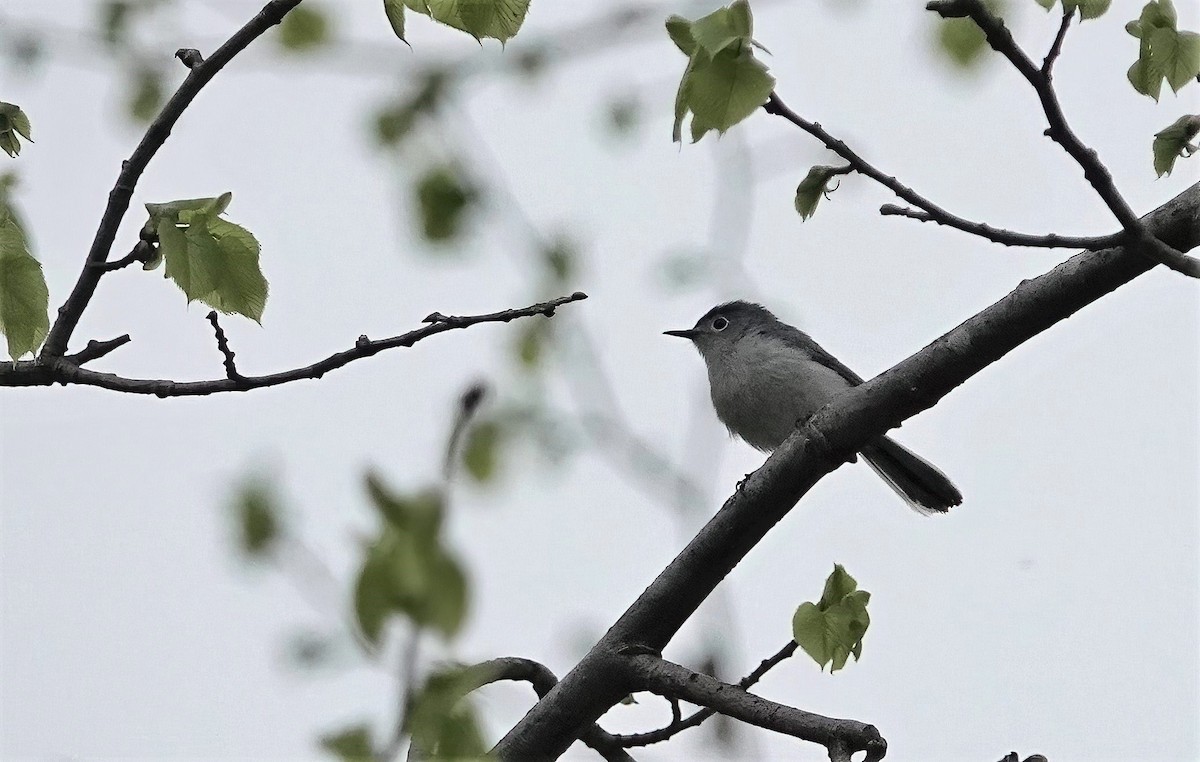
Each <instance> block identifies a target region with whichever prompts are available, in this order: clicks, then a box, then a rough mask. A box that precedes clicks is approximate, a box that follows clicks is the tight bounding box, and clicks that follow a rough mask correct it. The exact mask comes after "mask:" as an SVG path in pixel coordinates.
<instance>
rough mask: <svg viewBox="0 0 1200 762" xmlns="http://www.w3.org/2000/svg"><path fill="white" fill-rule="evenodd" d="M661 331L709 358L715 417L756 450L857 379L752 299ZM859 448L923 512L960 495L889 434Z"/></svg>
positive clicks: (778, 440) (777, 440) (770, 446)
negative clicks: (691, 324) (679, 327)
mask: <svg viewBox="0 0 1200 762" xmlns="http://www.w3.org/2000/svg"><path fill="white" fill-rule="evenodd" d="M666 334H667V335H668V336H682V337H683V338H685V339H691V341H692V343H693V344H695V345H696V349H698V350H700V355H701V356H702V357H703V358H704V363H705V365H707V366H708V385H709V391H710V392H711V393H712V401H713V407H715V408H716V410H717V417H718V418H720V419H721V423H723V424H725V426H726V427H727V428H728V429H729V431H730V432H731V433H733V434H736V435H738V436H739V437H741V438H742V439H744V440H746V442H747V443H749V444H750V445H751V446H753V447H756V448H758V449H759V450H764V451H769V450H774V449H775V448H776V447H778V446H779V445H780V444H782V443H783V440H785V439H787V437H788V435H790V434H791V433H792V431H793V430H794V429H795V428H796V424H797V423H798V422H800V421H803V420H805V419H806V418H808V417H809V416H810V415H812V414H813V413H815V412H816V411H817V410H818V409H819V408H821V407H824V406H825V405H826V404H827V403H828V402H829V401H830V400H832V399H833V398H834V397H836V396H837V395H839V394H841V393H842V392H845V391H846V390H847V389H849V388H850V387H852V386H858V385H859V384H861V383H862V382H863V380H862V378H860V377H859V376H858V374H857V373H855V372H854V371H852V370H850V369H849V368H847V367H846V366H845V365H842V363H840V362H838V359H837V358H836V357H834V356H833V355H831V354H829V353H828V352H826V351H825V350H824V349H822V348H821V346H820V345H819V344H817V342H815V341H813V340H812V339H811V338H809V336H808V334H806V333H804V331H801V330H800V329H799V328H793V327H792V326H790V325H788V324H787V323H782V322H780V321H779V320H778V319H777V318H776V317H775V316H774V315H773V314H771V312H770V311H769V310H768V309H766V308H765V307H763V306H761V305H758V304H750V303H749V302H743V301H736V302H729V303H727V304H721V305H718V306H716V307H713V308H712V309H711V310H709V311H708V312H707V313H705V315H704V317H702V318H700V320H699V321H698V322H697V323H696V326H695V327H694V328H689V329H687V330H685V331H666ZM862 456H863V458H864V459H865V460H866V461H867V464H868V465H869V466H871V468H873V469H874V470H875V473H877V474H879V475H880V476H881V477H883V480H884V481H885V482H887V484H888V486H889V487H891V488H892V489H893V490H895V491H896V494H898V495H900V497H902V498H904V502H906V503H908V504H909V505H910V506H911V507H912V508H913V509H915V510H917V511H919V512H921V513H924V514H930V513H945V512H946V511H947V510H949V508H950V506H953V505H958V504H959V503H961V502H962V493H960V492H959V491H958V488H957V487H955V486H954V485H953V484H952V483H951V482H950V480H949V479H947V478H946V475H945V474H943V473H942V472H941V471H939V470H938V469H937V467H936V466H934V465H933V464H932V463H930V462H928V461H926V460H924V459H922V458H920V457H918V456H917V455H915V454H914V453H912V452H909V451H908V450H906V449H905V448H904V447H902V446H901V445H900V444H898V443H897V442H895V441H894V440H892V439H889V438H888V437H885V436H884V437H880V438H879V439H876V440H875V441H874V442H871V443H870V444H868V445H867V446H866V447H864V448H863V450H862Z"/></svg>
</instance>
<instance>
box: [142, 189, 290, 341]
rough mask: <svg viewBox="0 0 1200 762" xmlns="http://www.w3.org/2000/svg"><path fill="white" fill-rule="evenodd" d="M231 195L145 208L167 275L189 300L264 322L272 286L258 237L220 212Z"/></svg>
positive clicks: (186, 200)
mask: <svg viewBox="0 0 1200 762" xmlns="http://www.w3.org/2000/svg"><path fill="white" fill-rule="evenodd" d="M232 198H233V195H232V194H230V193H223V194H221V195H220V196H217V197H215V198H197V199H183V200H180V201H171V202H167V203H165V204H146V210H147V211H148V212H149V214H150V219H151V221H153V222H154V223H155V231H156V232H157V234H158V249H159V252H160V254H161V256H162V258H163V260H164V261H165V262H166V265H167V266H166V271H165V273H164V275H165V277H167V278H170V279H171V280H173V281H175V283H176V285H178V286H179V288H180V289H182V290H183V293H184V295H185V296H187V299H188V302H189V303H190V302H192V301H200V302H203V303H204V304H207V305H208V306H210V307H212V308H213V309H215V310H218V311H219V312H223V313H225V314H239V315H245V316H246V317H248V318H250V319H251V320H254V321H255V322H257V323H260V324H261V323H262V313H263V310H264V309H265V308H266V304H267V294H268V286H267V280H266V278H265V277H263V274H262V269H261V267H260V266H259V246H258V241H257V240H255V238H254V236H253V235H252V234H251V233H250V231H248V230H246V229H245V228H243V227H241V226H240V225H235V224H234V223H232V222H229V221H228V220H225V219H222V218H221V217H219V216H217V215H219V214H221V213H222V212H224V211H225V209H226V207H228V206H229V202H230V200H231V199H232ZM151 262H153V260H152V261H151ZM147 264H148V265H151V263H147Z"/></svg>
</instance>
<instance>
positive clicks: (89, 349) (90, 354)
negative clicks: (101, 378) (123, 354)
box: [65, 333, 130, 365]
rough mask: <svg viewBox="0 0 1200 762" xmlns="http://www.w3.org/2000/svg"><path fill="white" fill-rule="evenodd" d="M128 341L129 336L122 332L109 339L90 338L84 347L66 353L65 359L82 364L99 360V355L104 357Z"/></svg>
mask: <svg viewBox="0 0 1200 762" xmlns="http://www.w3.org/2000/svg"><path fill="white" fill-rule="evenodd" d="M129 341H130V338H129V334H127V333H126V334H122V335H121V336H118V337H117V338H115V339H109V340H108V341H97V340H95V339H92V340H91V341H89V342H88V343H87V346H86V347H84V348H83V349H81V350H80V351H78V352H76V353H75V354H73V355H67V357H66V358H65V359H67V360H68V361H70V362H71V363H73V364H75V365H83V364H84V363H85V362H91V361H92V360H99V359H100V358H101V357H104V356H105V355H106V354H108V353H109V352H111V351H113V350H114V349H116V348H118V347H122V346H125V345H126V344H128V343H129Z"/></svg>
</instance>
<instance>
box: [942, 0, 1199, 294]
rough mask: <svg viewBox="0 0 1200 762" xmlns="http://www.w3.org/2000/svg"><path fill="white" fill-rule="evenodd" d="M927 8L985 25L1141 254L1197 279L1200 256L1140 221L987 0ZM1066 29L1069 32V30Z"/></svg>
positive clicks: (1049, 131)
mask: <svg viewBox="0 0 1200 762" xmlns="http://www.w3.org/2000/svg"><path fill="white" fill-rule="evenodd" d="M925 8H926V9H927V10H931V11H934V12H936V13H938V14H939V15H941V16H942V17H944V18H962V17H968V18H970V19H971V20H972V21H974V22H975V23H976V25H978V26H979V28H980V29H982V30H983V33H984V36H985V37H986V38H987V42H988V45H990V46H991V48H992V50H995V51H996V52H997V53H999V54H1001V55H1002V56H1004V57H1005V58H1007V59H1008V61H1009V63H1011V64H1012V65H1013V67H1015V68H1016V70H1017V71H1018V72H1020V73H1021V76H1022V77H1024V78H1025V79H1026V81H1028V82H1029V84H1030V85H1032V86H1033V89H1034V91H1035V92H1036V93H1037V96H1038V100H1039V101H1041V104H1042V111H1043V112H1044V113H1045V115H1046V121H1047V122H1048V123H1049V125H1050V126H1049V127H1048V128H1046V133H1045V134H1046V136H1047V137H1049V138H1050V139H1051V140H1053V141H1054V142H1055V143H1058V144H1059V145H1060V146H1062V148H1063V150H1064V151H1066V152H1067V154H1068V155H1070V157H1071V158H1072V159H1074V160H1075V163H1076V164H1078V165H1079V167H1080V168H1081V169H1082V170H1083V177H1084V179H1085V180H1087V181H1088V183H1090V184H1091V186H1092V188H1093V189H1095V191H1096V193H1097V194H1099V196H1100V198H1101V199H1102V200H1103V201H1104V203H1105V205H1107V206H1108V208H1109V211H1111V212H1112V213H1113V216H1114V217H1116V218H1117V221H1118V222H1120V223H1121V227H1122V228H1124V229H1125V231H1126V232H1127V233H1129V234H1130V235H1132V236H1134V237H1135V239H1136V241H1137V244H1138V245H1137V246H1136V247H1135V248H1136V249H1137V250H1138V251H1140V252H1141V253H1142V254H1144V255H1147V256H1150V257H1152V258H1154V259H1155V260H1157V261H1158V262H1160V263H1162V264H1164V265H1166V266H1167V267H1169V268H1171V269H1172V270H1175V271H1177V272H1180V273H1183V274H1184V275H1187V276H1189V277H1192V278H1200V259H1196V258H1194V257H1189V256H1188V255H1186V254H1184V253H1182V252H1180V251H1178V250H1176V249H1174V248H1172V247H1171V246H1168V245H1167V244H1166V243H1164V242H1162V241H1160V240H1158V239H1157V238H1155V237H1154V236H1152V235H1150V234H1149V233H1148V232H1147V231H1146V229H1145V227H1143V226H1142V224H1141V223H1140V222H1139V221H1138V218H1137V215H1136V214H1134V212H1133V209H1132V208H1131V207H1130V206H1129V204H1128V203H1127V202H1126V201H1125V199H1124V198H1123V197H1122V196H1121V193H1120V191H1118V190H1117V186H1116V183H1114V182H1113V178H1112V174H1110V173H1109V171H1108V167H1106V166H1104V163H1103V162H1102V161H1100V157H1099V156H1097V155H1096V152H1095V151H1094V150H1093V149H1091V148H1088V147H1087V146H1086V145H1084V144H1083V141H1081V140H1080V139H1079V137H1078V136H1077V135H1076V134H1075V133H1074V132H1073V131H1072V130H1071V127H1070V125H1069V124H1067V117H1066V115H1065V114H1064V113H1063V110H1062V105H1061V104H1060V103H1059V102H1058V94H1057V93H1055V91H1054V85H1053V84H1052V83H1051V80H1050V76H1049V73H1048V72H1045V71H1043V70H1042V69H1040V68H1038V67H1037V66H1036V65H1035V64H1034V63H1033V61H1031V60H1030V59H1029V56H1027V55H1026V54H1025V51H1023V50H1021V47H1020V46H1019V45H1017V41H1016V40H1015V39H1013V36H1012V33H1011V32H1009V31H1008V27H1007V26H1005V25H1004V22H1003V21H1002V20H1000V18H999V17H998V16H996V15H995V14H993V13H992V12H991V11H989V10H988V9H987V7H986V6H984V4H983V2H982V0H932V1H931V2H929V3H927V4H926V5H925ZM1060 32H1062V28H1060ZM1063 33H1064V34H1065V32H1063ZM1051 63H1053V60H1051ZM1088 248H1093V247H1088Z"/></svg>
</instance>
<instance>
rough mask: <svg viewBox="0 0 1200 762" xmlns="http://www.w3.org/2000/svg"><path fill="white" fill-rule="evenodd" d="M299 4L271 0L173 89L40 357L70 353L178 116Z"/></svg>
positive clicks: (113, 197) (127, 167)
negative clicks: (137, 193) (143, 181)
mask: <svg viewBox="0 0 1200 762" xmlns="http://www.w3.org/2000/svg"><path fill="white" fill-rule="evenodd" d="M299 4H300V0H270V2H268V3H267V4H266V5H265V6H263V8H262V10H261V11H259V12H258V14H257V15H255V16H254V18H252V19H250V21H249V22H247V23H246V25H245V26H243V27H242V28H241V29H239V30H238V31H236V32H234V34H233V36H232V37H230V38H229V39H228V40H227V41H226V42H225V44H224V45H222V46H221V47H219V48H217V49H216V50H215V51H213V54H212V56H211V57H210V58H209V59H208V60H206V61H204V62H203V63H201V64H199V65H197V66H195V67H194V68H192V70H191V71H190V72H189V73H188V75H187V77H186V78H184V80H183V82H182V83H181V84H180V85H179V89H177V90H176V91H175V94H174V95H172V96H171V99H170V100H168V101H167V102H166V104H165V105H164V106H163V108H162V111H160V112H159V114H158V116H157V117H155V119H154V121H153V122H152V123H151V124H150V126H149V127H148V128H147V129H146V134H145V135H144V136H143V137H142V142H141V143H139V144H138V147H137V148H135V149H134V151H133V154H132V155H131V156H130V157H129V159H128V160H126V161H124V162H122V163H121V172H120V174H118V175H117V182H116V184H115V185H113V188H112V190H111V191H109V193H108V205H107V206H106V207H105V208H104V215H103V216H102V217H101V218H100V225H99V227H97V228H96V237H95V238H94V239H93V240H92V246H91V249H90V250H89V251H88V255H87V261H86V264H85V266H84V268H83V270H82V271H81V272H80V273H79V279H78V280H77V281H76V282H75V287H74V288H73V289H72V290H71V295H70V296H68V297H67V300H66V301H65V302H63V305H62V306H61V307H59V308H58V318H57V319H55V321H54V325H53V327H51V328H50V333H49V335H48V336H47V337H46V343H45V345H44V346H43V347H42V351H41V354H40V357H41V358H42V359H43V360H49V359H52V358H58V357H62V356H63V355H64V354H65V353H66V351H67V342H68V341H70V339H71V334H72V333H73V332H74V331H75V327H76V326H77V325H78V324H79V318H80V317H81V316H82V315H83V311H84V310H85V309H87V306H88V303H90V302H91V300H92V294H94V293H95V292H96V286H97V285H99V283H100V278H101V276H103V275H104V272H105V271H104V270H102V269H99V268H98V267H97V266H98V265H102V264H103V263H104V262H105V260H107V259H108V255H109V252H110V251H112V246H113V241H114V240H115V239H116V236H117V228H118V227H120V225H121V220H122V219H123V218H124V217H125V212H126V211H127V210H128V209H129V200H130V198H132V196H133V189H134V188H135V187H136V186H137V182H138V180H139V179H140V178H141V176H142V173H143V172H144V171H145V170H146V166H147V165H148V164H149V163H150V160H151V159H153V158H154V155H155V154H156V153H158V149H159V148H161V147H162V145H163V143H165V142H166V141H167V138H168V137H169V136H170V135H171V128H172V127H174V126H175V123H176V122H177V121H179V117H180V116H182V115H183V112H184V110H186V109H187V107H188V106H189V105H191V103H192V100H193V99H194V98H195V97H196V95H197V94H198V93H199V92H200V90H201V89H202V88H203V87H204V86H205V85H206V84H208V82H209V80H211V79H212V78H213V77H214V76H216V74H217V72H219V71H220V70H221V69H222V68H223V67H224V66H225V64H227V63H229V62H230V61H231V60H233V57H234V56H236V55H237V54H238V53H240V52H242V51H243V50H245V49H246V47H247V46H248V45H249V44H250V43H252V42H254V40H256V39H258V37H259V36H261V35H262V34H263V33H264V32H266V31H267V30H268V29H270V28H271V27H273V26H275V25H276V24H278V23H279V22H280V21H282V20H283V17H284V16H285V15H287V12H288V11H290V10H291V9H293V8H295V7H296V6H297V5H299Z"/></svg>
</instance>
